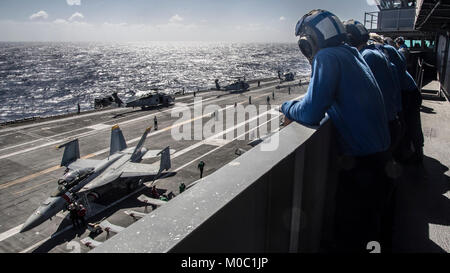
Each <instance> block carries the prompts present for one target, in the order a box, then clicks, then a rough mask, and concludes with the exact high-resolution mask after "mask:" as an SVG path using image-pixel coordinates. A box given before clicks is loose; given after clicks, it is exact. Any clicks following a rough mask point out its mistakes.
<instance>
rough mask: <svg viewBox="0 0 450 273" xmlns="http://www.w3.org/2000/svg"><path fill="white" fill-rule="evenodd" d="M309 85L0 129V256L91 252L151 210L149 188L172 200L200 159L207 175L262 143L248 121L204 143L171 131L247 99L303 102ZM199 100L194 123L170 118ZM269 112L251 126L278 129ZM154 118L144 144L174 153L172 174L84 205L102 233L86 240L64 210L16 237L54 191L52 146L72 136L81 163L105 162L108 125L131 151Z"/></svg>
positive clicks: (210, 94)
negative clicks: (76, 141) (198, 113)
mask: <svg viewBox="0 0 450 273" xmlns="http://www.w3.org/2000/svg"><path fill="white" fill-rule="evenodd" d="M307 86H308V85H307V79H306V78H303V79H301V80H300V82H299V80H298V79H297V80H295V81H291V82H284V83H282V84H280V82H279V81H278V80H273V79H272V80H267V81H261V86H259V87H258V86H257V84H256V82H253V83H252V84H250V90H249V91H246V92H242V93H229V92H225V91H214V90H210V91H205V92H197V93H196V95H195V97H194V95H193V94H192V93H188V94H184V95H179V96H177V97H176V101H175V104H174V105H172V106H170V107H162V106H161V107H160V106H158V107H154V108H152V109H146V110H141V109H140V108H105V109H102V110H99V111H89V112H85V113H83V112H82V113H80V114H79V115H77V114H70V115H67V116H63V117H52V118H47V119H39V120H35V121H28V122H22V123H15V124H9V125H4V126H2V127H0V164H1V166H2V168H1V169H0V219H1V221H0V223H1V224H0V252H88V251H90V250H91V249H92V248H95V247H96V246H98V245H100V244H101V243H102V242H104V241H106V240H108V239H109V238H111V237H112V236H114V235H115V234H117V233H118V232H120V231H121V230H122V229H123V228H126V227H128V226H130V225H131V224H133V223H134V222H135V221H138V220H139V219H140V218H142V217H143V216H145V215H146V214H148V213H151V211H152V210H153V209H157V208H156V206H153V207H152V206H151V205H149V204H147V203H145V202H142V201H140V200H139V197H142V196H143V195H144V196H147V197H151V188H150V186H152V185H156V188H157V190H158V193H159V194H163V193H165V194H168V193H170V192H172V193H173V194H175V197H174V198H176V196H177V195H178V194H179V186H180V184H181V183H184V184H185V185H186V186H187V188H188V189H187V191H189V190H195V189H194V188H191V189H190V188H189V187H190V185H192V183H194V182H200V183H201V180H199V178H200V172H199V169H198V168H197V165H198V163H199V162H200V161H204V162H205V168H204V173H203V176H204V177H205V176H208V175H209V174H211V173H213V172H215V171H216V170H218V169H219V168H221V167H222V166H224V165H225V164H227V163H229V162H230V161H232V160H234V159H235V158H237V157H239V155H240V153H242V152H245V151H247V150H250V149H251V148H252V146H250V145H248V143H249V142H250V141H251V140H254V139H256V138H258V137H262V136H258V133H256V135H255V132H254V131H253V130H251V129H250V127H249V123H250V122H251V120H250V119H246V120H245V122H243V123H237V122H234V124H233V125H232V126H231V127H226V126H228V125H224V127H226V128H224V131H223V132H224V133H222V134H221V133H218V134H216V135H214V136H213V137H207V138H202V139H197V138H195V137H194V136H193V135H192V140H180V141H176V140H174V138H173V137H172V131H173V130H180V128H181V127H182V126H183V125H187V124H190V125H192V126H191V127H193V126H194V122H196V120H198V119H199V118H201V119H202V121H203V124H205V123H207V122H208V121H209V120H215V119H217V118H218V117H216V115H217V114H218V113H219V114H221V115H222V114H225V111H226V110H227V109H231V108H233V107H237V106H238V105H239V106H240V105H243V106H247V105H248V104H249V102H250V101H251V104H254V105H255V106H257V107H258V106H259V105H268V104H270V106H273V107H275V106H276V105H280V104H281V103H282V102H284V101H287V100H291V99H298V98H300V97H302V96H303V95H304V93H305V92H306V89H307ZM200 97H201V98H202V107H203V112H202V114H201V116H200V117H195V116H192V118H191V119H189V120H185V121H180V120H179V116H178V115H174V116H172V113H173V112H174V111H176V110H177V108H178V109H181V108H183V107H184V109H186V107H188V108H189V109H190V110H191V112H192V110H193V108H194V98H195V99H199V98H200ZM250 97H251V98H250ZM210 105H217V106H218V107H219V109H217V110H214V111H208V107H207V106H210ZM268 109H269V110H268V111H267V113H264V114H265V115H266V116H267V122H266V123H265V124H258V125H257V126H258V127H259V126H263V125H267V126H268V129H269V131H270V130H275V129H276V128H271V126H270V124H271V122H270V121H272V120H276V123H279V121H280V114H279V113H278V112H277V111H275V110H270V108H268ZM75 111H76V106H75V107H74V112H75ZM259 115H262V114H259ZM155 116H156V117H157V120H158V130H155V129H154V128H152V129H151V131H150V133H149V134H148V136H147V140H146V142H145V145H144V146H145V147H146V148H147V149H152V150H158V149H161V150H162V149H164V148H165V147H167V146H170V149H173V150H174V153H173V154H172V155H171V159H172V168H171V169H170V170H169V171H167V172H165V173H163V175H162V176H161V177H160V178H158V179H157V180H156V181H155V182H154V184H152V179H146V180H145V181H144V182H145V183H144V184H143V185H142V186H141V187H139V188H136V189H133V190H132V191H130V190H125V189H123V190H122V189H118V190H113V191H111V192H109V193H106V194H105V195H103V196H101V197H100V198H99V199H98V200H96V201H95V202H89V205H88V216H89V217H88V218H87V222H88V223H96V224H99V225H100V226H102V229H103V232H102V233H100V234H99V235H98V236H92V234H91V233H90V232H91V230H89V229H87V228H82V229H74V228H72V225H71V221H70V220H69V217H68V212H67V211H65V212H60V213H58V214H57V215H56V216H55V217H53V219H52V220H50V221H46V222H44V223H43V224H41V225H40V226H38V227H36V228H34V229H32V230H30V231H27V232H24V233H19V231H20V228H21V226H22V225H23V223H24V222H25V221H26V219H27V218H28V217H29V216H30V214H32V213H33V212H34V211H35V210H36V208H37V207H38V206H39V205H41V204H42V202H43V201H44V200H45V199H46V198H47V197H48V196H49V195H50V194H51V193H52V192H53V191H54V190H55V189H56V187H57V186H58V185H57V180H58V178H59V177H61V175H62V174H63V173H64V169H65V168H64V167H60V161H61V157H62V150H58V149H56V148H55V147H56V146H58V145H61V144H64V143H66V142H68V141H70V140H73V139H75V138H78V139H79V144H80V155H81V158H82V159H103V158H105V157H107V156H108V152H109V141H110V131H111V128H112V126H114V125H115V124H118V125H119V126H120V128H121V130H122V131H123V134H124V137H125V140H126V141H127V145H128V146H129V147H132V146H135V145H136V144H137V142H138V141H139V139H140V137H141V136H142V133H143V132H144V131H145V129H146V128H148V127H149V126H153V122H154V117H155ZM236 119H237V117H235V121H236ZM224 124H225V122H224ZM230 131H232V132H235V134H234V137H233V138H232V139H229V138H225V137H223V135H224V134H225V133H226V132H230ZM242 132H244V133H243V134H242ZM191 134H192V131H191ZM239 134H241V135H239ZM156 161H158V159H157V158H152V159H144V160H143V161H142V163H154V162H156ZM169 202H170V200H169ZM89 235H91V236H90V237H89Z"/></svg>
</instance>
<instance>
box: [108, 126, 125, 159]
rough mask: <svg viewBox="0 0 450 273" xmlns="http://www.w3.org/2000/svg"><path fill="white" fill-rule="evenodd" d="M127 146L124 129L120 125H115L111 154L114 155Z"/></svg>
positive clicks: (112, 131) (112, 130)
mask: <svg viewBox="0 0 450 273" xmlns="http://www.w3.org/2000/svg"><path fill="white" fill-rule="evenodd" d="M126 148H127V143H126V142H125V138H124V137H123V134H122V130H120V128H119V125H117V124H116V125H114V126H113V127H112V128H111V145H110V148H109V155H113V154H115V153H117V152H119V151H122V150H125V149H126Z"/></svg>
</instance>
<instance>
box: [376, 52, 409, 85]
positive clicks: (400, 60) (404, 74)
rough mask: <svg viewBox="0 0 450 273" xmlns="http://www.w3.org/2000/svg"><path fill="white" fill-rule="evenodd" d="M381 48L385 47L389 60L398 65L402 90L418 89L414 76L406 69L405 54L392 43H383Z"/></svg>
mask: <svg viewBox="0 0 450 273" xmlns="http://www.w3.org/2000/svg"><path fill="white" fill-rule="evenodd" d="M381 48H383V49H384V51H385V52H386V53H387V55H388V57H389V60H390V61H391V62H392V63H393V64H394V65H395V66H396V67H397V72H398V77H399V80H400V87H401V90H403V91H412V90H415V89H417V84H416V82H415V81H414V79H413V77H412V76H411V74H409V73H408V71H406V60H405V57H404V56H403V54H401V53H400V52H398V50H397V49H395V47H393V46H390V45H382V46H381Z"/></svg>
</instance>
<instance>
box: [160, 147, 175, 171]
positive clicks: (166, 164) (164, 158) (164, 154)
mask: <svg viewBox="0 0 450 273" xmlns="http://www.w3.org/2000/svg"><path fill="white" fill-rule="evenodd" d="M160 154H161V164H160V165H159V171H160V172H162V171H163V170H166V171H168V170H169V169H170V168H171V167H172V163H171V161H170V147H169V146H167V147H166V148H164V149H163V150H162V151H161V152H160Z"/></svg>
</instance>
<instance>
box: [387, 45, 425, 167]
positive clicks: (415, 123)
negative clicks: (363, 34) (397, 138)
mask: <svg viewBox="0 0 450 273" xmlns="http://www.w3.org/2000/svg"><path fill="white" fill-rule="evenodd" d="M383 49H384V51H385V52H386V55H387V56H388V57H389V59H390V61H391V62H392V63H393V64H394V65H395V66H396V67H397V72H398V77H399V78H400V87H401V90H402V91H401V94H402V111H401V112H400V119H401V120H402V123H403V124H404V127H405V130H404V131H405V133H404V136H403V138H402V140H401V145H400V146H401V147H400V148H401V149H400V150H398V151H396V153H395V155H396V158H398V159H400V160H401V161H403V162H409V163H418V164H422V162H423V145H424V137H423V132H422V123H421V120H420V106H421V105H422V95H421V94H420V91H419V88H418V87H417V84H416V82H415V81H414V79H413V77H412V76H411V74H409V73H408V71H407V64H406V59H405V57H404V56H403V55H402V54H401V53H399V51H397V50H396V49H395V48H394V47H392V46H389V45H383ZM411 144H412V146H413V147H414V151H413V152H412V154H411V153H410V152H409V151H410V147H411ZM408 154H411V155H410V156H409V157H408Z"/></svg>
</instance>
